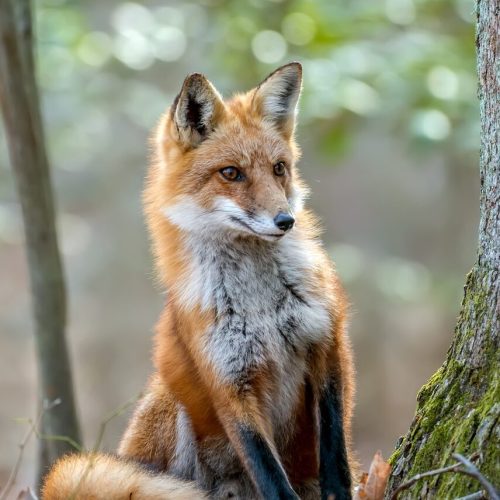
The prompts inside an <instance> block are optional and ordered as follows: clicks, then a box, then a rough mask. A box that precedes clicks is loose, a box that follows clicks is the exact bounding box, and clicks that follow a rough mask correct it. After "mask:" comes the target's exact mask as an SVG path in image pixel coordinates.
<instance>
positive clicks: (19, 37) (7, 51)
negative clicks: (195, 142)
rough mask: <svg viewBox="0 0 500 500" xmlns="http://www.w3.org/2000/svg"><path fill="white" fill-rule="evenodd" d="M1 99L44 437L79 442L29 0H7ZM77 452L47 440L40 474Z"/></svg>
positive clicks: (0, 54)
mask: <svg viewBox="0 0 500 500" xmlns="http://www.w3.org/2000/svg"><path fill="white" fill-rule="evenodd" d="M0 37H1V40H0V102H1V104H2V113H3V118H4V124H5V130H6V134H7V142H8V146H9V153H10V159H11V163H12V167H13V172H14V176H15V180H16V185H17V191H18V196H19V201H20V204H21V207H22V213H23V220H24V234H25V240H26V251H27V257H28V265H29V274H30V282H31V294H32V303H33V310H34V323H35V338H36V349H37V361H38V370H39V383H40V391H39V393H40V406H41V407H42V408H43V405H44V404H45V405H46V403H47V402H52V401H54V400H57V399H59V400H60V403H59V404H58V405H56V406H54V407H53V408H51V409H50V410H47V411H45V412H44V414H43V418H42V423H41V429H40V430H41V432H42V434H44V435H52V436H66V437H68V438H70V439H72V440H74V441H76V442H80V432H79V427H78V422H77V417H76V411H75V404H74V401H73V390H72V382H71V371H70V365H69V359H68V353H67V348H66V340H65V323H66V297H65V286H64V276H63V270H62V265H61V259H60V255H59V249H58V245H57V236H56V226H55V220H54V204H53V196H52V188H51V182H50V171H49V165H48V160H47V154H46V151H45V146H44V138H43V128H42V120H41V115H40V107H39V103H38V92H37V87H36V82H35V74H34V64H33V52H32V24H31V11H30V4H29V0H0ZM71 449H72V446H71V445H70V444H69V441H64V440H60V439H42V440H41V444H40V464H39V474H40V475H39V478H40V477H41V475H42V474H43V473H44V472H45V471H46V469H47V467H48V465H49V464H50V463H52V462H53V461H54V460H55V459H56V458H57V457H59V456H60V455H61V454H63V453H65V452H67V451H69V450H71Z"/></svg>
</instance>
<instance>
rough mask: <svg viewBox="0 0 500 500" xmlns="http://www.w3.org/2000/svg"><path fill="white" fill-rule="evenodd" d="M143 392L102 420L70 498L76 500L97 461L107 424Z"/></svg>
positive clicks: (134, 401)
mask: <svg viewBox="0 0 500 500" xmlns="http://www.w3.org/2000/svg"><path fill="white" fill-rule="evenodd" d="M141 395H142V394H141V393H140V394H138V395H137V396H134V397H133V398H131V399H129V400H128V401H127V402H126V403H125V404H123V405H122V406H120V407H119V408H117V409H116V410H114V411H112V412H111V413H110V414H109V415H108V416H107V417H106V418H104V420H103V421H102V422H101V425H100V428H99V433H98V434H97V439H96V442H95V444H94V447H93V448H92V453H91V455H90V456H89V461H88V464H87V467H86V468H85V470H84V472H83V474H82V476H81V478H80V480H79V481H78V484H77V485H76V487H75V489H74V491H73V492H72V493H71V496H70V498H69V500H74V499H75V498H76V495H77V494H78V491H79V489H80V487H81V485H82V483H83V482H84V481H85V479H86V477H87V476H88V474H89V472H90V470H91V469H92V467H93V466H94V462H95V457H96V455H95V454H96V452H97V451H98V450H99V448H100V447H101V443H102V440H103V438H104V433H105V431H106V426H107V425H108V424H109V422H111V420H113V419H114V418H116V417H119V416H120V415H122V414H123V413H124V412H125V411H126V410H127V409H128V408H130V406H132V405H133V404H135V403H136V402H137V400H138V399H139V398H140V397H141Z"/></svg>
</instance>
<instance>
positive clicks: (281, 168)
mask: <svg viewBox="0 0 500 500" xmlns="http://www.w3.org/2000/svg"><path fill="white" fill-rule="evenodd" d="M285 172H286V165H285V162H284V161H279V162H278V163H276V165H274V174H275V175H278V176H280V177H281V176H282V175H285Z"/></svg>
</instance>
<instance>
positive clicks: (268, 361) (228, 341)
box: [183, 233, 330, 420]
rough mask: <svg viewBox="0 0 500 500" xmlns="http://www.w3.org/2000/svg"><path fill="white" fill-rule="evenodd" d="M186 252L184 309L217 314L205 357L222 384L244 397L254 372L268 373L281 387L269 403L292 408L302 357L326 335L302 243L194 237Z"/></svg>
mask: <svg viewBox="0 0 500 500" xmlns="http://www.w3.org/2000/svg"><path fill="white" fill-rule="evenodd" d="M190 247H191V248H190V250H191V253H192V257H193V259H192V262H191V265H192V269H191V273H190V279H189V280H188V283H184V287H183V295H184V296H185V298H186V301H187V303H192V304H194V303H198V304H201V305H202V308H213V309H214V310H215V314H216V322H215V324H214V325H213V326H212V327H211V329H210V331H209V332H207V335H206V337H205V339H206V343H205V354H206V356H207V358H208V359H209V361H210V362H211V363H212V364H213V366H214V369H215V370H216V373H217V374H218V375H219V377H220V379H221V381H224V382H226V383H231V384H235V385H237V386H238V388H239V389H240V390H243V391H244V390H245V389H246V388H247V387H249V384H250V383H251V380H252V377H253V375H254V374H255V373H258V371H259V368H261V367H263V366H267V367H271V369H272V370H273V375H274V376H275V377H276V379H277V380H276V381H277V384H276V385H277V386H278V387H279V394H274V395H273V397H275V398H278V399H282V400H283V401H293V400H294V398H293V397H291V396H293V393H296V392H297V390H298V387H300V384H301V383H302V380H303V377H304V370H305V364H306V361H305V358H306V353H307V350H308V349H309V347H310V346H311V345H313V344H315V343H317V342H319V341H320V340H322V339H323V338H324V337H325V335H328V331H329V328H330V318H329V314H328V309H327V307H326V304H325V303H324V300H322V296H321V291H318V290H313V284H312V280H311V279H310V277H311V271H312V268H313V266H314V262H311V257H310V251H309V250H308V248H307V247H306V246H305V244H304V242H302V241H301V240H300V239H298V238H296V237H294V235H293V233H292V234H290V235H287V236H286V237H285V238H283V240H281V241H279V242H272V243H271V242H266V241H261V240H256V239H251V238H244V239H237V240H232V241H228V240H225V241H221V240H215V239H214V240H209V241H203V243H202V242H198V241H196V240H195V239H194V238H193V239H192V240H191V242H190ZM276 403H277V404H276V407H279V408H281V409H282V410H285V408H284V405H283V404H279V401H276ZM285 406H286V405H285ZM282 410H280V412H281V411H282ZM289 410H290V411H291V408H290V409H289ZM284 413H288V411H286V410H285V411H284ZM276 416H277V417H280V418H279V420H283V418H284V417H285V416H284V415H280V416H279V415H276Z"/></svg>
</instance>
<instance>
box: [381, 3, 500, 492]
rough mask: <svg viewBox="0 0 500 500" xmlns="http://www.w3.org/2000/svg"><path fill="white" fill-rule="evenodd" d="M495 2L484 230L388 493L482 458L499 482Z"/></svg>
mask: <svg viewBox="0 0 500 500" xmlns="http://www.w3.org/2000/svg"><path fill="white" fill-rule="evenodd" d="M499 11H500V4H499V3H498V0H478V1H477V38H476V46H477V68H478V76H479V105H480V114H481V152H480V176H481V198H480V211H481V214H480V226H479V246H478V257H477V262H476V264H475V265H474V267H473V269H472V271H471V272H470V273H469V275H468V277H467V282H466V285H465V290H464V298H463V301H462V305H461V311H460V315H459V318H458V323H457V326H456V329H455V336H454V339H453V342H452V345H451V347H450V349H449V351H448V354H447V358H446V361H445V362H444V364H443V366H442V367H441V368H440V369H439V370H438V371H437V373H435V374H434V375H433V377H432V378H431V379H430V380H429V382H428V383H427V384H426V385H425V386H424V387H423V388H422V389H421V391H420V392H419V394H418V396H417V402H418V404H417V411H416V416H415V418H414V420H413V423H412V424H411V427H410V430H409V431H408V433H407V434H406V436H404V437H403V438H402V439H401V440H400V442H399V444H398V446H397V449H396V451H395V453H394V455H393V456H392V458H391V462H392V465H393V472H392V475H391V478H390V481H389V485H388V488H387V490H386V493H387V494H389V493H390V492H392V491H394V489H395V488H396V487H397V486H398V485H399V484H401V483H402V482H404V481H405V480H408V479H409V478H410V477H411V476H413V475H415V474H417V473H422V472H425V471H428V470H432V469H436V468H439V467H442V466H444V465H447V464H449V463H451V462H452V461H454V460H453V459H452V458H451V454H452V453H453V452H458V453H461V454H462V455H465V456H468V455H472V453H474V452H476V451H477V452H479V453H480V457H479V459H478V461H477V462H476V465H477V466H478V468H479V470H480V471H481V472H482V473H483V474H484V475H485V476H486V477H488V478H489V479H490V480H493V481H497V480H498V478H499V477H500V470H499V454H498V447H499V444H500V430H499V427H498V420H499V417H500V383H499V382H500V373H499V372H500V370H499V366H500V365H499V360H500V350H499V337H500V302H499V298H500V294H499V292H500V241H499V238H500V176H499V170H500V148H499V132H500V107H499V102H500V88H499V77H498V76H497V74H496V73H497V71H498V63H499V60H498V53H499V51H500V46H499V30H500V22H499ZM480 489H481V486H480V484H479V483H477V482H475V481H474V480H473V479H471V478H468V477H466V476H461V475H460V476H459V475H455V474H445V475H440V476H435V477H433V478H431V479H429V480H427V481H420V482H418V483H417V484H415V485H414V486H413V487H412V488H411V489H409V490H407V491H405V492H404V493H402V494H401V495H400V497H399V498H455V497H460V496H464V495H467V494H471V493H474V492H476V491H478V490H480Z"/></svg>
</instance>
